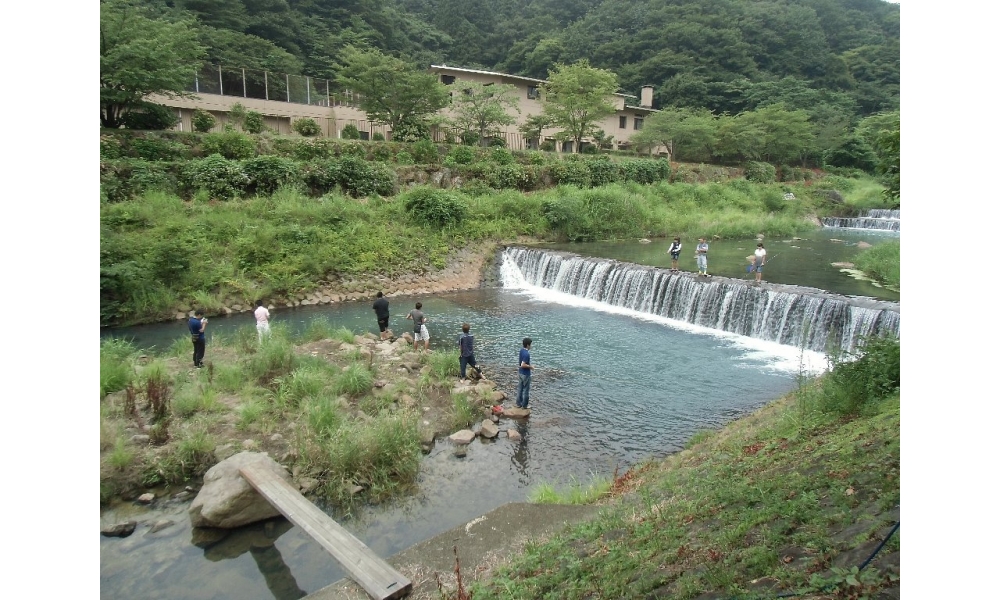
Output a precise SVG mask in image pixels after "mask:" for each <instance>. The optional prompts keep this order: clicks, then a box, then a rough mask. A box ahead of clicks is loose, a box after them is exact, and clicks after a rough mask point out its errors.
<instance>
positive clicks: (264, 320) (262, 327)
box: [253, 300, 271, 343]
mask: <svg viewBox="0 0 1000 600" xmlns="http://www.w3.org/2000/svg"><path fill="white" fill-rule="evenodd" d="M253 316H254V317H255V318H256V319H257V341H258V342H261V343H264V336H266V335H271V324H270V323H269V322H268V320H269V319H270V318H271V312H270V311H268V310H267V307H266V306H264V301H263V300H258V301H257V310H255V311H253Z"/></svg>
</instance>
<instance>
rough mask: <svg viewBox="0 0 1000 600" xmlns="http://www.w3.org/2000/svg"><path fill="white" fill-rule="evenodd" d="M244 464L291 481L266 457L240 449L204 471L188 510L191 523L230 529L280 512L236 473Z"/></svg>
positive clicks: (195, 525)
mask: <svg viewBox="0 0 1000 600" xmlns="http://www.w3.org/2000/svg"><path fill="white" fill-rule="evenodd" d="M248 465H259V466H261V467H264V468H267V469H270V470H271V471H273V472H274V473H275V474H276V475H278V476H279V477H281V478H283V479H284V480H285V481H288V482H289V483H291V481H292V476H291V475H290V474H289V473H288V471H286V470H285V468H284V467H282V466H281V465H279V464H278V463H277V462H275V461H274V459H272V458H271V457H270V456H268V455H266V454H263V453H260V452H240V453H239V454H236V455H234V456H231V457H229V458H227V459H226V460H224V461H222V462H220V463H218V464H217V465H215V466H214V467H212V468H211V469H209V470H208V472H207V473H205V484H204V485H203V486H202V488H201V490H200V491H199V492H198V495H197V496H196V497H195V499H194V502H192V503H191V508H189V509H188V514H189V515H190V517H191V525H193V526H194V527H221V528H224V529H232V528H234V527H240V526H243V525H246V524H248V523H254V522H256V521H263V520H264V519H270V518H272V517H276V516H278V515H279V514H281V513H279V512H278V509H276V508H274V507H273V506H271V503H270V502H268V501H267V500H265V499H264V497H263V496H261V495H260V494H258V493H257V490H255V489H253V487H251V486H250V484H249V483H247V481H246V480H245V479H243V476H242V475H240V468H242V467H245V466H248Z"/></svg>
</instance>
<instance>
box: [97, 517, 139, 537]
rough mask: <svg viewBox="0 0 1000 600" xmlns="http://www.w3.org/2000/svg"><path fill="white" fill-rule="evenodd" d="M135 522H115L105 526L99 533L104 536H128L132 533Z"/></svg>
mask: <svg viewBox="0 0 1000 600" xmlns="http://www.w3.org/2000/svg"><path fill="white" fill-rule="evenodd" d="M135 526H136V522H135V521H125V522H124V523H115V524H114V525H112V526H111V527H105V528H104V529H102V530H101V535H103V536H105V537H128V536H130V535H132V532H133V531H135Z"/></svg>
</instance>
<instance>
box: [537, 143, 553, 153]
mask: <svg viewBox="0 0 1000 600" xmlns="http://www.w3.org/2000/svg"><path fill="white" fill-rule="evenodd" d="M538 149H539V150H541V151H543V152H555V149H556V143H555V142H553V141H552V140H545V141H544V142H542V143H541V145H539V146H538Z"/></svg>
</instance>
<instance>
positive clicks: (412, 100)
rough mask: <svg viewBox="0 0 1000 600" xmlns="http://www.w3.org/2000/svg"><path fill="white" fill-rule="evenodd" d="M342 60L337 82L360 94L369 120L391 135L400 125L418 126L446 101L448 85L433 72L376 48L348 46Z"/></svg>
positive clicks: (445, 103) (361, 102)
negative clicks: (426, 71) (384, 127)
mask: <svg viewBox="0 0 1000 600" xmlns="http://www.w3.org/2000/svg"><path fill="white" fill-rule="evenodd" d="M342 63H343V68H342V70H341V75H340V77H339V78H338V80H337V81H338V83H339V84H340V85H341V86H343V87H344V88H345V89H349V90H351V91H353V92H354V93H355V94H356V95H357V94H360V96H361V99H360V101H359V105H360V107H361V110H363V111H365V112H366V113H367V114H368V118H369V119H371V120H372V121H374V122H376V123H381V124H383V125H388V126H389V128H390V129H391V130H392V134H393V137H394V138H395V137H396V135H395V134H396V131H397V130H398V129H399V128H400V127H401V126H402V127H404V128H406V129H413V128H414V127H419V125H420V124H421V123H424V122H425V121H426V118H427V116H428V115H430V114H433V113H435V112H437V111H438V110H440V109H442V108H444V107H445V106H447V105H448V88H446V87H445V86H444V85H443V84H441V83H439V82H438V80H437V77H436V76H434V75H432V74H429V73H425V72H423V71H419V70H417V69H416V68H415V67H413V66H411V65H409V64H407V63H405V62H403V61H401V60H399V59H398V58H394V57H392V56H387V55H385V54H382V53H381V52H379V51H378V50H370V49H359V48H356V47H354V46H348V47H347V48H345V49H344V52H343V55H342Z"/></svg>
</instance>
